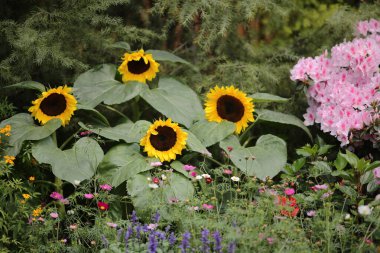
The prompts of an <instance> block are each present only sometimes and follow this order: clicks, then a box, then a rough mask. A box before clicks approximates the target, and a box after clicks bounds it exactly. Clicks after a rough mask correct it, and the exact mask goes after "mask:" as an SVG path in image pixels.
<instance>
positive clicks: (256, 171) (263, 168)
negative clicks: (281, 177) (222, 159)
mask: <svg viewBox="0 0 380 253" xmlns="http://www.w3.org/2000/svg"><path fill="white" fill-rule="evenodd" d="M228 146H230V147H233V149H232V151H230V152H229V151H228V150H227V147H228ZM220 147H221V148H223V149H224V150H225V151H226V152H227V153H228V154H229V156H230V158H231V161H232V162H233V163H234V164H235V165H236V167H238V168H239V169H240V170H241V171H242V172H243V173H245V174H246V175H248V176H256V177H258V178H260V179H261V180H265V178H266V177H270V178H272V177H274V176H276V175H277V174H278V173H279V172H280V171H281V170H282V169H283V168H284V166H285V165H286V160H287V151H286V143H285V141H284V140H282V139H281V138H278V137H277V136H274V135H271V134H267V135H263V136H261V137H260V138H259V139H258V140H257V142H256V146H255V147H249V148H243V147H241V146H240V144H239V140H238V139H237V137H236V136H230V137H229V138H227V139H225V140H223V141H222V142H221V143H220Z"/></svg>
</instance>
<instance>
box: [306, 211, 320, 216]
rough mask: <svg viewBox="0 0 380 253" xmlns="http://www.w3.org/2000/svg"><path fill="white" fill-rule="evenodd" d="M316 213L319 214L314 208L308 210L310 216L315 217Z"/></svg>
mask: <svg viewBox="0 0 380 253" xmlns="http://www.w3.org/2000/svg"><path fill="white" fill-rule="evenodd" d="M316 214H317V212H316V211H314V210H310V211H308V212H307V213H306V215H307V216H309V217H314V216H315V215H316Z"/></svg>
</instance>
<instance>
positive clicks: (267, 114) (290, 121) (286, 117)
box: [256, 109, 313, 140]
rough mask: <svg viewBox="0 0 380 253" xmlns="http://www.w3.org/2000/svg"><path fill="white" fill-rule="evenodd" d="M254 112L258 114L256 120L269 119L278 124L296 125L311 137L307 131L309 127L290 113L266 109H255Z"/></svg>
mask: <svg viewBox="0 0 380 253" xmlns="http://www.w3.org/2000/svg"><path fill="white" fill-rule="evenodd" d="M256 113H257V114H258V117H257V120H258V121H260V120H261V121H269V122H275V123H280V124H286V125H293V126H296V127H299V128H301V129H302V130H304V131H305V133H306V134H307V135H308V136H309V137H310V139H311V140H312V139H313V137H312V135H311V133H310V131H309V129H308V128H307V127H306V126H305V124H304V123H303V122H302V121H301V120H300V119H299V118H297V117H296V116H294V115H291V114H285V113H281V112H274V111H270V110H266V109H257V110H256Z"/></svg>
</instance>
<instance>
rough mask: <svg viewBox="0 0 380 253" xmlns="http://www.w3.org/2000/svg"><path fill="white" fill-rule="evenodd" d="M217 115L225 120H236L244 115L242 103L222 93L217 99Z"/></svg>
mask: <svg viewBox="0 0 380 253" xmlns="http://www.w3.org/2000/svg"><path fill="white" fill-rule="evenodd" d="M216 110H217V111H218V115H219V116H220V117H221V118H222V119H225V120H228V121H232V122H238V121H239V120H241V118H242V117H243V115H244V105H243V104H242V102H240V100H239V99H237V98H235V97H233V96H229V95H224V96H221V97H220V98H219V99H218V102H217V104H216Z"/></svg>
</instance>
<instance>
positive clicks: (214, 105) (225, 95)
mask: <svg viewBox="0 0 380 253" xmlns="http://www.w3.org/2000/svg"><path fill="white" fill-rule="evenodd" d="M205 107H206V108H205V113H206V119H207V120H208V121H215V122H218V123H220V122H222V121H223V120H227V121H231V122H234V123H235V126H236V128H235V133H237V134H239V133H240V132H241V131H242V130H244V129H245V128H246V127H247V126H248V122H253V121H254V118H253V111H254V105H253V102H252V98H249V97H247V95H246V94H245V93H244V92H242V91H240V90H239V89H237V88H235V87H234V86H232V85H231V86H229V87H224V86H223V87H221V88H219V86H216V87H215V88H214V89H211V90H210V92H209V93H208V94H207V100H206V102H205Z"/></svg>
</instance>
